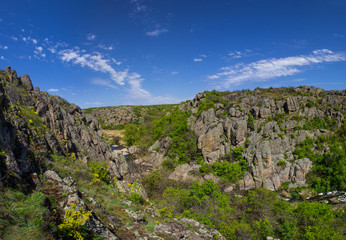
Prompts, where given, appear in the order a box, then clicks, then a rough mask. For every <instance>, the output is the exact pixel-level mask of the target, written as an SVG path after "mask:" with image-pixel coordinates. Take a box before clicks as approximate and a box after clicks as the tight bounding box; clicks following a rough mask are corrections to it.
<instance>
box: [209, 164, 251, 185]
mask: <svg viewBox="0 0 346 240" xmlns="http://www.w3.org/2000/svg"><path fill="white" fill-rule="evenodd" d="M212 172H213V173H214V174H216V175H217V176H220V177H223V178H225V179H227V180H228V181H230V182H236V181H238V180H239V179H241V178H242V177H243V174H244V171H243V170H242V165H241V164H240V163H229V162H226V161H224V162H215V163H213V165H212Z"/></svg>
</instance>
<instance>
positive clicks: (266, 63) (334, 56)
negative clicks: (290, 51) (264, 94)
mask: <svg viewBox="0 0 346 240" xmlns="http://www.w3.org/2000/svg"><path fill="white" fill-rule="evenodd" d="M339 61H346V54H344V53H334V52H332V51H331V50H328V49H318V50H315V51H313V53H312V54H309V55H300V56H293V57H286V58H271V59H264V60H260V61H256V62H252V63H248V64H243V63H241V64H237V65H235V66H230V67H224V68H221V70H222V71H221V72H219V73H217V74H214V75H211V76H209V79H211V80H216V79H218V81H219V83H220V84H221V85H222V86H223V87H225V88H228V87H229V86H230V85H231V84H235V85H238V84H241V83H243V82H247V81H266V80H268V79H272V78H277V77H283V76H292V75H294V74H297V73H299V72H301V71H303V70H304V69H303V68H302V67H303V66H310V65H314V64H318V63H323V62H339Z"/></svg>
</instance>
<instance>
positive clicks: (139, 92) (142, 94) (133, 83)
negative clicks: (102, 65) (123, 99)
mask: <svg viewBox="0 0 346 240" xmlns="http://www.w3.org/2000/svg"><path fill="white" fill-rule="evenodd" d="M142 81H143V78H142V77H141V75H139V74H138V73H131V74H130V75H129V76H128V83H129V84H130V89H129V92H130V93H131V97H132V98H136V99H143V98H149V97H152V96H151V94H150V93H149V92H148V91H146V90H144V89H143V88H142Z"/></svg>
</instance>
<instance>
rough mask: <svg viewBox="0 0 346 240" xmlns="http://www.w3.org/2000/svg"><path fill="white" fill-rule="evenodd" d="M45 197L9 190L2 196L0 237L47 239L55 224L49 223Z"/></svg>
mask: <svg viewBox="0 0 346 240" xmlns="http://www.w3.org/2000/svg"><path fill="white" fill-rule="evenodd" d="M45 199H46V197H45V195H44V194H43V193H41V192H38V191H35V192H33V193H31V194H29V195H25V194H23V193H22V192H20V191H18V190H15V189H11V188H7V189H6V190H5V191H4V192H2V193H1V194H0V216H1V217H0V236H1V238H2V239H4V240H5V239H29V240H30V239H33V240H34V239H45V238H46V237H47V236H48V235H49V233H48V232H49V231H50V230H51V229H52V228H53V226H54V223H53V222H50V221H48V219H47V218H48V216H49V210H48V209H47V208H46V207H45V206H44V203H45Z"/></svg>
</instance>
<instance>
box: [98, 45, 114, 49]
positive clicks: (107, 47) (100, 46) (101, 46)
mask: <svg viewBox="0 0 346 240" xmlns="http://www.w3.org/2000/svg"><path fill="white" fill-rule="evenodd" d="M99 48H101V49H103V50H113V46H112V45H110V46H106V45H104V44H99Z"/></svg>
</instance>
